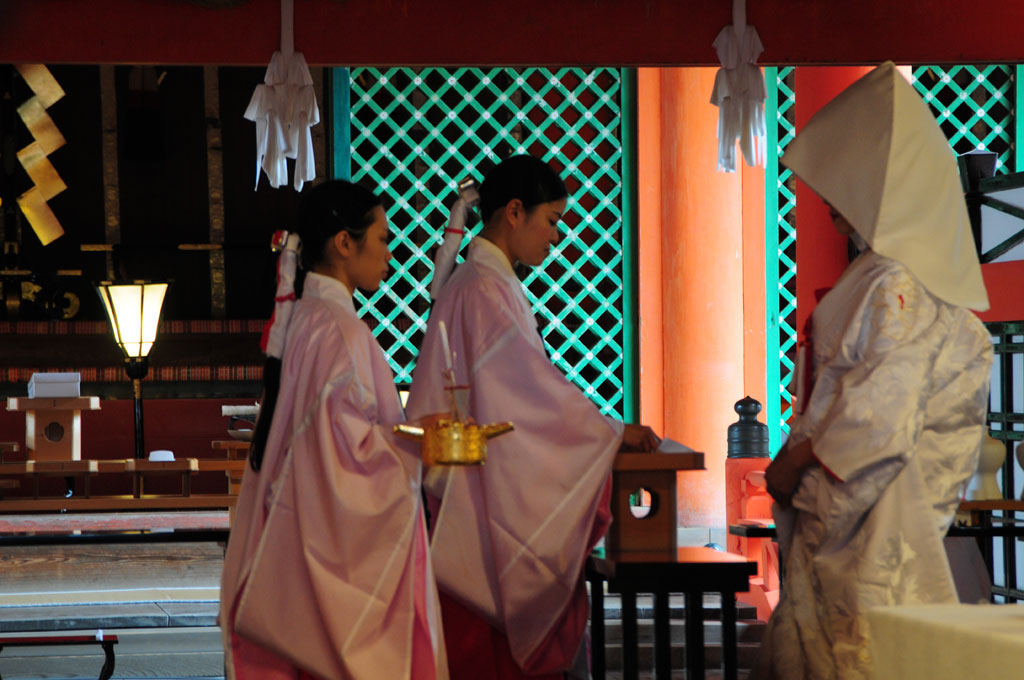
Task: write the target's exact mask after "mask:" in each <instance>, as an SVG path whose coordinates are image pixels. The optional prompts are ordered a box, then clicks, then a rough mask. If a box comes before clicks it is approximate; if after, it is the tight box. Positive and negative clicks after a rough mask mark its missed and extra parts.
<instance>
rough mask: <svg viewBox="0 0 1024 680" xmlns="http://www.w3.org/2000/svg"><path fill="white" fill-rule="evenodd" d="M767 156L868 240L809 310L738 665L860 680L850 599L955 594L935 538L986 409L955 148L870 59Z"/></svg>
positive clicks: (976, 291)
mask: <svg viewBox="0 0 1024 680" xmlns="http://www.w3.org/2000/svg"><path fill="white" fill-rule="evenodd" d="M782 160H783V163H785V164H786V165H787V167H789V168H790V169H792V170H793V172H794V174H796V175H797V177H799V178H800V179H801V180H802V181H803V182H805V183H806V184H807V185H808V186H810V187H811V188H812V189H813V190H814V191H815V192H816V193H817V194H818V195H819V196H821V197H822V198H823V199H824V200H825V201H826V202H827V203H828V204H829V205H831V206H832V207H833V209H834V210H835V211H836V212H837V213H838V214H839V215H841V216H842V217H843V218H845V220H846V221H847V222H848V223H849V225H850V226H851V227H852V228H853V230H854V231H855V232H856V235H859V237H860V238H861V239H862V240H863V242H864V243H865V244H866V245H867V246H868V247H869V249H868V250H866V251H865V252H864V253H862V254H861V255H860V256H859V257H858V258H857V259H856V260H854V261H853V262H852V263H851V264H850V265H849V266H848V267H847V269H846V271H845V272H844V273H843V274H842V276H841V277H840V278H839V281H838V282H837V283H836V285H835V287H834V288H833V289H832V290H831V291H830V292H829V293H828V294H827V295H826V296H825V297H824V298H823V299H822V300H821V302H820V303H819V305H818V307H817V308H816V309H815V310H814V313H813V315H812V318H811V321H812V323H811V339H812V341H813V362H814V366H813V376H814V386H813V390H812V391H811V394H810V397H809V398H808V399H806V404H805V405H798V409H802V410H803V412H802V413H801V414H800V415H798V416H797V417H796V419H795V421H794V422H793V423H792V429H791V433H790V441H791V442H793V443H796V442H799V441H801V440H805V439H810V440H811V446H812V449H813V451H814V454H815V456H816V457H817V459H818V462H819V463H820V465H815V466H812V467H810V468H808V469H807V470H806V472H805V473H804V475H803V477H802V479H801V480H800V484H799V486H798V487H797V490H796V493H795V495H794V496H793V498H792V508H790V509H787V510H780V509H779V508H778V507H776V523H777V525H778V533H779V549H780V552H781V554H782V556H783V568H784V570H785V571H784V575H785V580H784V583H783V587H782V597H781V600H780V602H779V606H778V608H777V609H776V610H775V612H774V613H773V615H772V618H771V621H770V623H769V628H768V631H767V632H766V636H765V639H764V642H763V645H762V653H761V659H760V663H759V667H758V669H757V672H756V673H755V674H754V675H753V676H752V677H754V678H759V679H760V678H765V677H769V678H775V679H777V680H811V679H815V680H818V679H821V680H832V679H839V680H866V679H867V678H869V677H871V673H872V663H871V657H870V653H869V640H870V630H869V629H868V624H867V617H866V614H867V611H868V609H870V608H871V607H874V606H878V605H900V604H919V603H929V602H956V601H957V593H956V589H955V586H954V583H953V578H952V575H951V573H950V568H949V563H948V561H947V558H946V552H945V550H944V548H943V543H942V539H943V536H944V535H945V533H946V530H947V529H948V528H949V526H950V524H951V523H952V521H953V517H954V514H955V512H956V509H957V506H958V504H959V501H960V499H961V497H962V495H963V492H964V490H965V489H966V486H967V482H968V479H969V478H970V476H971V474H972V473H973V471H974V469H975V465H976V461H977V457H978V453H979V451H980V447H981V441H982V435H983V433H984V430H985V425H986V418H987V413H988V409H987V407H988V391H989V380H990V376H991V368H992V344H991V340H990V338H989V334H988V332H987V331H986V330H985V327H984V326H983V325H982V323H981V321H979V320H978V318H977V317H976V316H975V315H974V314H973V313H972V312H970V311H969V309H977V310H985V309H987V308H988V296H987V293H986V291H985V286H984V283H983V280H982V277H981V268H980V265H979V264H978V256H977V253H976V252H975V250H974V240H973V238H972V237H971V232H970V222H969V220H968V217H967V210H966V206H965V203H964V197H963V189H962V187H961V184H960V179H959V175H958V172H957V165H956V161H955V159H954V157H953V154H952V151H951V150H950V148H949V143H948V142H947V141H946V138H945V136H944V135H943V134H942V131H941V129H940V128H939V126H938V124H937V123H936V122H935V119H934V117H933V116H932V114H931V112H930V111H929V109H928V107H927V105H926V104H925V103H924V102H923V101H922V100H921V97H920V96H919V95H918V94H917V92H916V91H915V90H914V88H913V87H912V86H911V85H910V84H909V83H907V82H906V80H905V79H904V78H903V76H902V75H901V74H900V73H899V71H898V70H897V69H896V67H895V65H893V64H892V63H891V62H887V63H885V64H883V65H881V66H879V67H878V68H876V69H874V70H873V71H871V72H870V73H869V74H867V75H865V76H864V77H863V78H861V79H860V80H858V81H857V82H856V83H854V84H853V85H851V86H850V87H849V88H847V89H846V90H845V91H843V92H842V93H841V94H840V95H838V96H837V97H836V98H835V99H833V100H832V101H831V102H829V103H828V104H826V105H825V106H824V107H823V108H822V109H821V110H820V111H819V112H818V113H816V114H815V115H814V116H813V117H812V118H811V120H810V121H809V122H808V123H807V125H806V126H805V127H804V129H803V130H801V131H800V132H799V133H798V134H797V136H796V138H795V139H794V140H793V142H791V143H790V146H789V148H788V149H787V151H786V155H785V156H784V158H783V159H782Z"/></svg>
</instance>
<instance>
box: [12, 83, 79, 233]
mask: <svg viewBox="0 0 1024 680" xmlns="http://www.w3.org/2000/svg"><path fill="white" fill-rule="evenodd" d="M15 68H17V69H18V73H20V74H21V77H22V78H24V79H25V82H26V83H27V84H28V86H29V87H30V88H31V89H32V92H34V93H35V96H33V97H31V98H30V99H29V100H28V101H26V102H25V103H24V104H22V105H21V106H19V107H18V115H19V116H21V120H22V122H24V123H25V127H27V128H28V131H29V132H30V133H32V137H33V138H34V139H35V141H34V142H32V143H31V144H29V145H28V146H26V147H25V148H23V149H21V150H20V151H18V161H19V162H20V163H21V165H22V167H23V168H25V172H26V173H28V176H29V178H30V179H31V180H32V183H33V184H34V185H35V186H33V187H32V188H31V189H29V190H28V191H26V192H25V193H23V194H22V195H21V196H19V197H18V205H19V206H21V211H22V212H23V213H25V217H26V218H27V219H28V222H29V224H31V225H32V230H33V231H35V232H36V236H38V237H39V240H40V241H41V242H42V244H43V245H44V246H45V245H49V244H50V243H52V242H53V241H55V240H56V239H58V238H60V236H61V235H63V234H64V229H63V228H62V227H61V226H60V222H59V221H58V220H57V216H56V215H54V214H53V211H52V210H50V206H49V205H47V203H46V202H47V201H48V200H50V199H51V198H53V197H54V196H56V195H57V194H59V193H60V192H62V191H64V190H65V189H66V188H67V185H65V184H64V180H62V179H61V178H60V175H58V174H57V169H56V168H54V167H53V164H52V163H50V159H49V158H47V155H48V154H51V153H53V152H54V151H56V150H57V149H59V148H60V147H62V146H64V136H63V135H62V134H61V133H60V130H58V129H57V125H56V124H55V123H54V122H53V119H52V118H50V115H49V114H48V113H46V109H48V108H49V107H51V106H53V104H54V103H55V102H57V101H58V100H60V98H61V97H63V96H64V90H62V89H61V87H60V85H59V84H58V83H57V81H56V80H55V79H54V77H53V76H52V75H51V74H50V71H49V69H47V68H46V67H45V66H44V65H42V64H17V65H16V66H15Z"/></svg>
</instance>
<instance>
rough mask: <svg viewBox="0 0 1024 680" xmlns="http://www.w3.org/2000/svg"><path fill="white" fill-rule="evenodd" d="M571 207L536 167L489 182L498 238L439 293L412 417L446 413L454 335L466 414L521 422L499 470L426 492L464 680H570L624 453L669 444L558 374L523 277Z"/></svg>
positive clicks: (487, 227)
mask: <svg viewBox="0 0 1024 680" xmlns="http://www.w3.org/2000/svg"><path fill="white" fill-rule="evenodd" d="M566 200H567V192H566V189H565V185H564V184H563V183H562V181H561V179H560V178H559V177H558V175H557V174H556V173H555V172H554V171H553V170H552V169H551V168H550V167H549V166H548V165H547V164H545V163H543V162H541V161H540V160H538V159H536V158H532V157H530V156H516V157H513V158H510V159H508V160H506V161H504V162H502V163H501V164H500V165H498V166H497V167H496V168H495V169H494V170H492V171H491V173H489V174H488V175H487V178H486V179H485V180H484V182H483V184H482V185H481V187H480V212H481V215H482V217H483V221H484V227H483V229H482V231H481V232H480V236H479V237H478V238H476V239H474V240H473V241H472V243H470V246H469V253H468V255H467V259H466V262H465V263H464V264H462V265H460V266H459V267H458V268H457V269H456V270H455V272H454V274H452V276H451V278H450V279H449V280H448V281H447V282H446V283H445V284H444V287H443V288H442V289H441V291H440V294H439V295H438V298H437V301H436V302H435V305H434V308H433V310H432V312H431V315H430V323H429V324H428V327H427V333H426V337H425V338H424V341H423V347H422V349H421V351H420V356H419V359H418V361H417V365H416V371H415V373H414V374H413V384H412V390H411V392H410V396H409V404H408V408H409V413H410V415H415V414H426V413H431V412H435V411H439V410H441V409H444V408H446V405H447V404H448V396H447V392H446V390H445V385H446V383H445V381H444V379H443V377H442V376H443V369H444V367H445V365H446V362H445V357H444V349H443V347H444V342H443V341H442V339H441V333H440V322H444V324H445V327H446V329H447V330H446V335H447V337H448V340H449V344H450V346H451V350H452V354H453V355H454V356H453V357H451V361H452V363H453V367H454V373H455V379H456V381H457V383H458V384H460V385H468V386H469V398H468V413H467V414H466V415H469V416H472V417H473V418H475V419H476V421H477V422H480V423H487V422H495V421H505V420H509V421H512V422H513V423H514V425H515V431H514V432H512V433H510V434H507V435H503V436H502V437H500V438H498V439H495V440H493V441H492V442H491V443H490V444H488V458H487V464H486V465H485V466H483V467H480V468H474V469H465V468H461V469H448V470H436V471H433V472H432V473H431V475H429V476H428V478H427V480H426V481H425V487H426V488H427V491H428V494H430V495H431V496H432V497H433V498H434V499H435V500H439V501H440V509H439V512H437V513H436V515H435V517H434V519H433V528H432V539H431V556H432V558H433V561H434V567H435V569H436V570H437V578H438V586H439V589H440V591H441V602H442V606H443V609H444V616H443V618H444V626H445V638H446V640H447V644H448V658H449V659H450V660H451V673H452V678H455V679H458V680H462V679H465V680H470V679H473V680H475V679H477V678H498V679H501V680H511V679H514V678H523V677H527V676H529V677H544V678H562V677H563V672H564V671H566V670H567V669H569V668H570V666H572V665H573V662H574V661H575V660H577V659H578V658H579V653H580V652H581V641H582V637H583V632H584V628H585V625H586V618H587V600H586V589H585V586H584V583H583V578H582V571H583V563H584V560H585V559H586V556H587V555H588V554H589V552H590V549H591V548H592V547H593V546H594V544H595V543H596V542H597V541H598V540H599V539H600V538H601V537H602V536H603V535H604V533H605V531H606V530H607V528H608V525H609V523H610V521H611V513H610V509H609V494H610V488H609V487H610V484H609V476H610V473H611V467H612V461H613V459H614V457H615V454H616V453H617V452H618V451H619V450H620V449H622V448H623V447H624V446H625V447H626V448H630V449H633V450H650V449H653V448H654V447H655V446H657V438H656V437H655V436H654V434H653V433H652V432H651V431H650V429H648V428H645V427H642V426H639V425H623V423H621V422H619V421H617V420H614V419H612V418H608V417H605V416H604V415H602V414H601V412H600V410H599V409H598V408H597V407H596V406H595V405H594V403H593V402H592V401H590V399H588V398H587V397H586V395H584V394H583V392H582V391H580V389H579V388H577V387H576V386H575V385H573V384H572V383H570V382H569V381H568V380H567V379H566V378H565V376H564V375H562V373H561V372H559V370H558V369H557V368H555V366H554V365H552V363H551V361H550V360H549V359H548V357H547V355H546V354H545V351H544V345H543V342H542V341H541V338H540V336H539V334H538V332H537V322H536V319H535V318H534V316H533V313H532V311H531V309H530V304H529V302H527V300H526V296H525V295H524V293H523V288H522V284H521V283H520V282H519V279H518V278H517V277H516V274H515V271H514V269H513V266H514V265H515V264H524V265H527V266H534V267H535V266H538V265H540V264H541V263H543V261H544V260H545V259H546V258H547V256H548V253H549V252H550V249H551V246H552V245H553V244H555V243H557V242H558V228H557V225H558V222H559V220H560V219H561V217H562V214H563V213H564V211H565V208H566ZM444 274H445V272H435V274H434V275H435V276H439V275H440V276H443V275H444ZM583 665H584V675H585V662H584V664H583Z"/></svg>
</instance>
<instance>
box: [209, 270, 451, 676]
mask: <svg viewBox="0 0 1024 680" xmlns="http://www.w3.org/2000/svg"><path fill="white" fill-rule="evenodd" d="M393 380H394V378H393V375H392V373H391V369H390V368H389V366H388V364H387V360H386V358H385V357H384V353H383V352H382V351H381V349H380V346H379V345H378V344H377V342H376V340H375V339H374V337H373V335H372V333H371V332H370V329H369V328H368V327H367V326H366V325H365V324H364V323H363V322H362V321H361V320H360V319H359V318H358V317H357V316H356V312H355V308H354V306H353V303H352V296H351V295H350V293H349V291H348V289H347V288H345V286H344V285H343V284H342V283H340V282H339V281H337V280H335V279H333V278H329V277H326V276H321V275H318V274H315V273H310V274H308V275H307V276H306V281H305V290H304V293H303V296H302V299H301V300H299V301H298V302H297V303H296V304H295V307H294V311H293V314H292V317H291V323H290V325H289V326H288V334H287V339H286V341H285V349H284V356H283V364H282V372H281V388H280V393H279V397H278V402H277V408H276V411H275V413H274V419H273V421H272V424H271V428H270V433H269V437H268V440H267V446H266V449H265V455H264V459H263V465H262V468H261V470H260V472H258V473H256V472H253V471H252V470H251V469H247V470H246V473H245V478H244V481H243V483H242V491H241V495H240V496H239V501H238V508H237V516H236V520H235V525H234V527H233V529H232V531H231V540H230V543H229V545H228V550H227V555H226V557H225V561H224V573H223V578H222V582H221V611H220V624H221V627H222V629H223V632H224V644H225V651H226V655H225V657H226V663H227V669H228V677H229V678H238V679H239V680H244V679H246V678H260V679H261V680H266V679H269V678H273V679H275V680H277V679H279V678H281V679H283V678H298V677H308V675H306V674H311V675H312V676H314V677H319V678H325V679H328V680H380V679H381V678H389V679H390V678H395V679H398V680H404V679H409V680H444V679H445V678H447V677H448V673H447V662H446V659H445V650H444V643H443V640H442V632H441V627H440V614H439V608H438V605H437V594H436V589H435V586H434V579H433V574H432V572H431V566H430V560H429V555H428V548H427V539H426V532H425V525H424V521H423V511H422V507H421V506H422V503H421V495H420V461H419V457H418V455H417V452H416V451H415V447H411V446H407V445H406V444H405V443H404V442H399V441H397V440H396V439H395V438H394V437H393V435H392V433H391V428H392V426H393V425H394V424H396V423H399V422H402V421H403V420H404V417H403V414H402V409H401V406H400V405H399V402H398V395H397V393H396V391H395V387H394V382H393Z"/></svg>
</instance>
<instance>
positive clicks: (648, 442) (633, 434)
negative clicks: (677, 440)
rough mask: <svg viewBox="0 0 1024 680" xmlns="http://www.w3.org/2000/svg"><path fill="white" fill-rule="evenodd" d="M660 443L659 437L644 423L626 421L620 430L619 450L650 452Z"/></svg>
mask: <svg viewBox="0 0 1024 680" xmlns="http://www.w3.org/2000/svg"><path fill="white" fill-rule="evenodd" d="M659 444H661V438H660V437H659V436H658V435H656V434H654V430H652V429H651V428H649V427H647V426H646V425H633V424H630V423H626V427H625V429H623V431H622V444H621V445H620V446H619V451H627V452H640V453H650V452H652V451H654V450H655V449H657V448H658V445H659Z"/></svg>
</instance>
